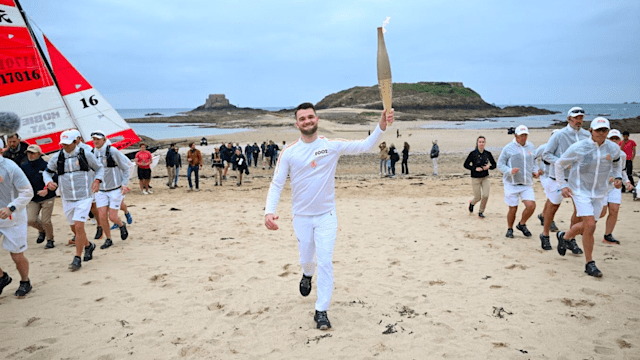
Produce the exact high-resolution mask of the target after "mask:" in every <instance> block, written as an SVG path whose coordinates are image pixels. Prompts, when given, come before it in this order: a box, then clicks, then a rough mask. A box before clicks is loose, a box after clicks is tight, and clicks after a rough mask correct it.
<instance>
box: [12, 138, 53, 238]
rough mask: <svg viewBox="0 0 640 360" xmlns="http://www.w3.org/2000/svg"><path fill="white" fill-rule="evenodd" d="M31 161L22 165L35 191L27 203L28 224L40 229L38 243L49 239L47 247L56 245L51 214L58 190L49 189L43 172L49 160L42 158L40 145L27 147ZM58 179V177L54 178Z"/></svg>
mask: <svg viewBox="0 0 640 360" xmlns="http://www.w3.org/2000/svg"><path fill="white" fill-rule="evenodd" d="M27 156H28V158H29V162H27V163H24V164H22V165H21V166H20V168H21V169H22V171H23V172H24V173H25V175H26V176H27V179H28V180H29V183H30V184H31V190H32V191H33V198H32V199H31V201H30V202H29V204H28V205H27V224H28V225H29V226H31V227H33V228H35V229H36V230H38V238H37V239H36V243H37V244H41V243H43V242H44V240H45V239H46V240H47V244H46V245H45V246H44V248H45V249H53V248H54V247H55V245H54V240H53V224H52V223H51V214H52V213H53V205H54V204H55V201H56V192H55V191H51V190H49V189H47V187H46V186H45V183H44V180H43V179H42V173H43V172H44V171H45V170H46V169H47V162H46V161H44V160H43V159H42V150H41V149H40V146H38V145H29V147H28V148H27ZM54 180H55V181H57V177H55V178H54Z"/></svg>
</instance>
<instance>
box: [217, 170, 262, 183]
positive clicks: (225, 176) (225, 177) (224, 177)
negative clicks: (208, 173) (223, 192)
mask: <svg viewBox="0 0 640 360" xmlns="http://www.w3.org/2000/svg"><path fill="white" fill-rule="evenodd" d="M262 170H264V167H263V168H262ZM222 180H227V175H222Z"/></svg>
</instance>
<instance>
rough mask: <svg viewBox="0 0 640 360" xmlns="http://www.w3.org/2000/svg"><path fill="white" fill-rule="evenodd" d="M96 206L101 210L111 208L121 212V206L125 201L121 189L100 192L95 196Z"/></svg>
mask: <svg viewBox="0 0 640 360" xmlns="http://www.w3.org/2000/svg"><path fill="white" fill-rule="evenodd" d="M95 197H96V206H97V207H99V208H101V207H105V206H109V208H110V209H114V210H120V204H122V200H123V199H124V195H122V190H121V189H114V190H111V191H98V192H97V193H96V194H95Z"/></svg>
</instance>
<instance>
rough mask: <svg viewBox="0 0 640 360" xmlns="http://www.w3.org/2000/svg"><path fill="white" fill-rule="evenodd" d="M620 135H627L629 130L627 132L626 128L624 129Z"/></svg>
mask: <svg viewBox="0 0 640 360" xmlns="http://www.w3.org/2000/svg"><path fill="white" fill-rule="evenodd" d="M622 135H623V136H624V135H627V136H629V135H630V134H629V132H628V131H627V130H625V131H623V132H622Z"/></svg>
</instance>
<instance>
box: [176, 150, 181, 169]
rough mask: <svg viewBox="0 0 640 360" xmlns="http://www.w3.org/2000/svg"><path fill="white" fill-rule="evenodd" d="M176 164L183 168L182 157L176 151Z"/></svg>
mask: <svg viewBox="0 0 640 360" xmlns="http://www.w3.org/2000/svg"><path fill="white" fill-rule="evenodd" d="M175 159H176V160H175V163H174V165H175V166H176V167H177V168H179V167H182V157H180V153H179V152H177V151H176V158H175Z"/></svg>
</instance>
